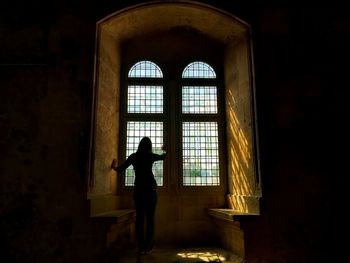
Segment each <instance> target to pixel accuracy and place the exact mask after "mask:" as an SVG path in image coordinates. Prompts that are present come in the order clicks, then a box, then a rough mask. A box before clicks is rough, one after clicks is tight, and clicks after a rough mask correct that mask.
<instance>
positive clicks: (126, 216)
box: [92, 209, 136, 222]
mask: <svg viewBox="0 0 350 263" xmlns="http://www.w3.org/2000/svg"><path fill="white" fill-rule="evenodd" d="M135 216H136V212H135V210H134V209H118V210H112V211H108V212H104V213H100V214H96V215H93V216H92V218H113V219H116V220H117V222H123V221H127V220H130V219H134V218H135Z"/></svg>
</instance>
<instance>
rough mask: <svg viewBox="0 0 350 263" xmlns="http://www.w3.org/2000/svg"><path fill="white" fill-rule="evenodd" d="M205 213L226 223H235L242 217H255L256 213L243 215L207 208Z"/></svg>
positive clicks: (226, 209) (231, 210) (230, 210)
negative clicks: (226, 221)
mask: <svg viewBox="0 0 350 263" xmlns="http://www.w3.org/2000/svg"><path fill="white" fill-rule="evenodd" d="M207 213H208V214H209V215H210V216H212V217H215V218H219V219H223V220H228V221H237V219H239V218H240V217H242V216H257V215H259V214H256V213H244V212H240V211H236V210H233V209H229V208H208V209H207Z"/></svg>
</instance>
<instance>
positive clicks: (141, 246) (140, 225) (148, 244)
mask: <svg viewBox="0 0 350 263" xmlns="http://www.w3.org/2000/svg"><path fill="white" fill-rule="evenodd" d="M162 150H163V151H164V153H163V154H155V153H153V152H152V141H151V139H150V138H148V137H143V138H142V139H141V141H140V143H139V146H138V148H137V151H136V152H135V153H132V154H131V155H130V156H129V157H128V158H127V160H126V161H125V162H124V163H122V164H121V165H120V166H116V160H115V159H114V160H113V162H112V166H111V168H112V169H114V170H115V171H117V172H122V171H125V169H126V168H128V167H129V166H130V165H132V166H133V167H134V171H135V182H134V186H135V187H134V204H135V209H136V225H135V227H136V238H137V245H138V253H150V252H151V250H152V248H153V235H154V215H155V210H156V204H157V192H156V188H157V183H156V180H155V179H154V175H153V172H152V166H153V163H154V162H156V161H159V160H164V159H165V157H166V155H167V153H166V149H165V147H164V145H163V146H162ZM145 221H146V229H145V230H144V222H145Z"/></svg>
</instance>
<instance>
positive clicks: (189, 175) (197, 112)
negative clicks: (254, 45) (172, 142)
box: [181, 62, 220, 186]
mask: <svg viewBox="0 0 350 263" xmlns="http://www.w3.org/2000/svg"><path fill="white" fill-rule="evenodd" d="M182 78H183V79H182V100H181V101H182V110H181V120H182V138H181V139H182V184H183V185H184V186H218V185H220V165H219V131H218V124H219V123H218V120H219V119H218V96H217V83H216V74H215V71H214V69H213V68H212V67H211V66H210V65H208V64H207V63H204V62H193V63H190V64H189V65H188V66H187V67H186V68H185V69H184V71H183V72H182ZM188 78H191V82H190V83H188V82H186V80H187V79H188ZM203 79H208V81H203ZM213 80H214V81H213ZM198 117H200V118H198Z"/></svg>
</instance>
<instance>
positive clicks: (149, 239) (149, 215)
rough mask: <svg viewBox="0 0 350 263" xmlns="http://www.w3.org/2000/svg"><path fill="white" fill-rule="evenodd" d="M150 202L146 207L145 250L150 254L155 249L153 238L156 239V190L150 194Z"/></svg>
mask: <svg viewBox="0 0 350 263" xmlns="http://www.w3.org/2000/svg"><path fill="white" fill-rule="evenodd" d="M148 201H149V202H147V207H146V211H145V213H146V238H145V245H146V247H145V249H146V252H150V251H151V250H152V248H153V237H154V219H155V212H156V205H157V192H156V191H155V190H154V191H152V192H151V193H150V194H149V199H148Z"/></svg>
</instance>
